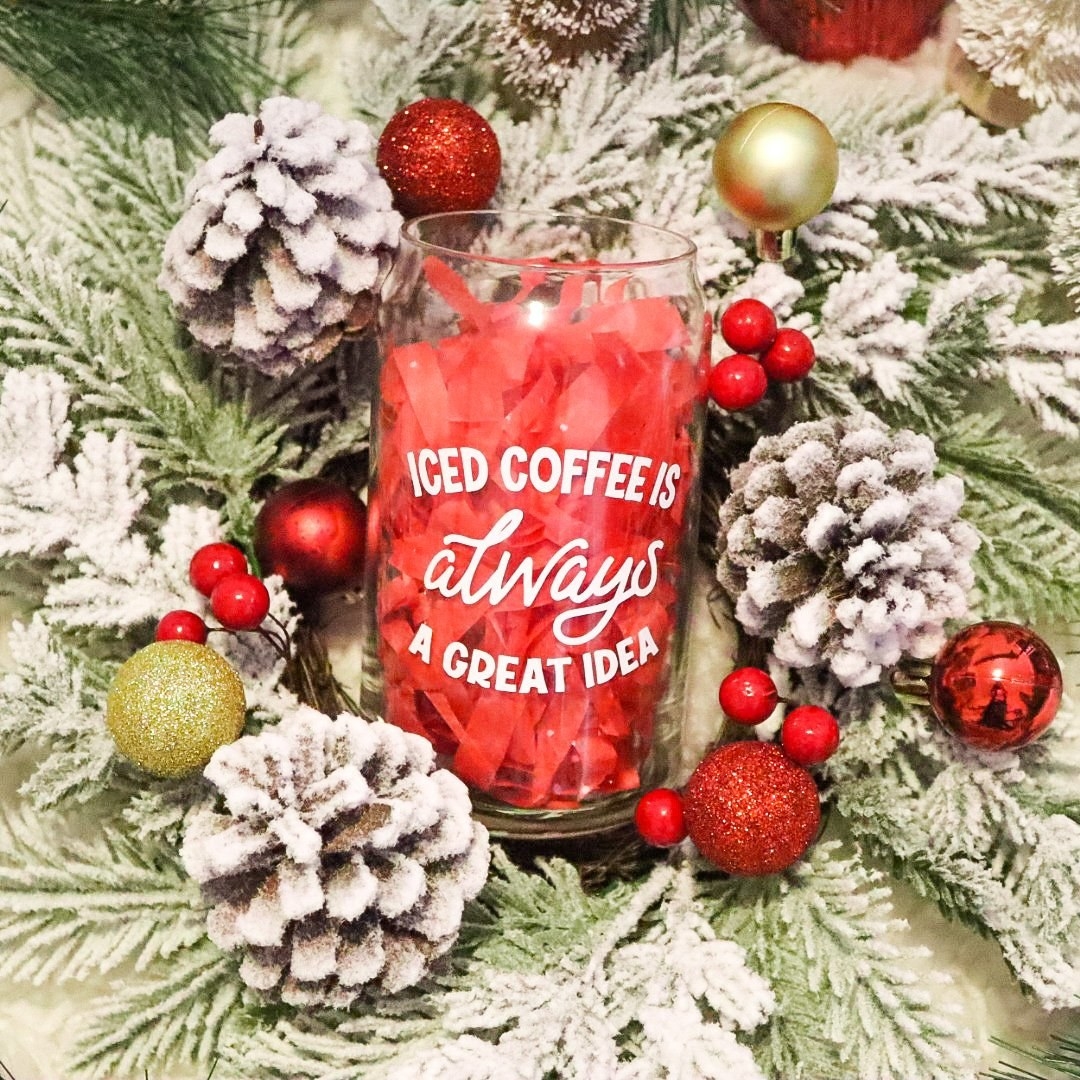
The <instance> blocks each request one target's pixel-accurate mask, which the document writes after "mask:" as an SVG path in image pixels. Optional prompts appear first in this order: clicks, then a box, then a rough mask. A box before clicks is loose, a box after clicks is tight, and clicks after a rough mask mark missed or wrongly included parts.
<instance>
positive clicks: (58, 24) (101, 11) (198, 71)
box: [0, 0, 274, 143]
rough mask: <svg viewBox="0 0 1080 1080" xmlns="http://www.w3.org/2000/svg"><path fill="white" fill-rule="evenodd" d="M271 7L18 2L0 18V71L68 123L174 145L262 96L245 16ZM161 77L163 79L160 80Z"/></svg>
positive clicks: (254, 3)
mask: <svg viewBox="0 0 1080 1080" xmlns="http://www.w3.org/2000/svg"><path fill="white" fill-rule="evenodd" d="M272 6H274V4H273V0H18V2H17V3H12V4H8V5H6V11H5V14H4V16H3V18H2V19H0V63H4V64H6V65H8V66H9V67H10V68H12V69H13V70H14V71H16V72H18V73H19V74H20V75H22V76H23V77H24V78H25V79H26V80H28V81H29V82H30V83H32V84H33V85H34V86H35V87H36V88H37V89H39V90H40V91H41V92H42V93H44V94H46V95H47V96H48V97H50V98H51V99H52V100H53V101H54V102H55V103H56V104H57V105H58V106H59V107H60V109H61V110H62V111H64V112H65V113H68V114H70V115H75V116H104V117H110V118H111V119H114V120H120V121H121V122H123V123H127V124H130V125H131V126H133V127H137V128H140V129H143V130H152V131H156V132H158V133H161V134H168V135H171V136H173V137H174V138H176V139H177V141H178V142H180V143H185V142H187V140H188V132H191V131H198V130H204V129H205V128H206V126H207V125H208V124H209V123H210V122H212V121H213V120H214V119H216V118H217V117H219V116H221V115H223V114H224V113H227V112H229V111H235V110H236V109H237V108H239V107H240V106H241V104H242V103H243V100H244V98H245V96H246V94H245V92H247V93H248V94H254V95H259V96H262V95H265V94H266V93H268V92H269V91H270V90H271V89H272V85H271V79H270V77H269V76H268V75H267V74H266V73H265V72H264V71H263V69H262V68H261V66H260V65H259V62H258V59H257V52H258V48H257V42H256V41H255V40H254V38H253V36H252V32H251V23H252V14H253V13H254V12H257V11H259V10H262V11H264V12H265V11H267V10H268V9H269V8H270V7H272ZM163 76H164V77H163Z"/></svg>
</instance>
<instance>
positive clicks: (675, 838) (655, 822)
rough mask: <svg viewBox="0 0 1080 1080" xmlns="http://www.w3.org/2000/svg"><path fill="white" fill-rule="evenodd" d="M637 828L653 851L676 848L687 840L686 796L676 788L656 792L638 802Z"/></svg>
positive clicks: (635, 820)
mask: <svg viewBox="0 0 1080 1080" xmlns="http://www.w3.org/2000/svg"><path fill="white" fill-rule="evenodd" d="M634 825H635V826H637V831H638V833H639V834H640V836H641V839H642V840H644V841H645V843H646V844H651V845H652V846H653V847H673V846H674V845H675V844H679V843H681V842H682V841H683V840H685V839H686V821H685V819H684V818H683V805H682V796H681V795H680V794H679V793H678V792H677V791H674V790H673V789H672V788H654V789H653V790H652V791H649V792H646V794H644V795H642V796H641V798H640V799H639V800H638V804H637V807H636V808H635V810H634Z"/></svg>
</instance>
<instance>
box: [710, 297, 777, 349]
mask: <svg viewBox="0 0 1080 1080" xmlns="http://www.w3.org/2000/svg"><path fill="white" fill-rule="evenodd" d="M720 333H721V335H722V336H723V338H724V340H725V341H726V342H727V343H728V344H729V345H730V346H731V347H732V348H733V349H734V350H735V351H736V352H741V353H759V352H764V351H765V350H766V349H767V348H768V347H769V346H770V345H771V344H772V343H773V338H775V337H776V316H775V315H774V314H773V313H772V308H771V307H769V305H768V304H763V303H762V302H761V301H760V300H749V299H747V300H736V301H735V303H734V304H732V305H731V307H729V308H728V309H727V311H725V312H724V314H723V315H721V316H720Z"/></svg>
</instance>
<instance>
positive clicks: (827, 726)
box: [780, 705, 840, 768]
mask: <svg viewBox="0 0 1080 1080" xmlns="http://www.w3.org/2000/svg"><path fill="white" fill-rule="evenodd" d="M780 745H781V746H783V748H784V753H785V754H787V756H788V757H789V758H790V759H791V760H792V761H794V762H795V764H796V765H802V766H803V767H804V768H806V767H809V766H810V765H820V764H821V763H822V762H823V761H827V760H828V759H829V758H830V757H832V755H833V754H834V753H835V751H836V748H837V747H838V746H839V745H840V725H839V724H838V723H837V722H836V717H835V716H833V714H832V713H831V712H829V711H828V710H827V709H822V708H819V707H818V706H817V705H800V706H799V707H798V708H797V709H792V710H791V712H789V713H788V714H787V716H785V717H784V723H783V726H782V727H781V728H780Z"/></svg>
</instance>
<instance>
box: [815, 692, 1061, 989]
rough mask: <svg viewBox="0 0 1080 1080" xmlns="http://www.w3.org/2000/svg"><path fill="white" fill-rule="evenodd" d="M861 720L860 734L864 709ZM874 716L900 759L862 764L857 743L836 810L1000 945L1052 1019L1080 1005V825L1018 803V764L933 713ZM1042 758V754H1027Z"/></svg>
mask: <svg viewBox="0 0 1080 1080" xmlns="http://www.w3.org/2000/svg"><path fill="white" fill-rule="evenodd" d="M856 708H857V710H858V711H857V712H856V711H854V710H855V709H856ZM872 708H873V706H872ZM852 709H853V711H852V713H851V724H852V730H857V729H858V725H859V724H861V723H862V722H863V718H864V717H865V716H866V709H865V703H859V704H858V705H857V706H856V705H855V704H854V703H853V705H852ZM874 711H876V713H877V716H876V718H875V721H874V724H875V727H876V728H877V734H878V735H881V734H883V733H884V738H883V739H882V740H881V741H882V743H884V745H886V746H887V745H889V744H892V745H893V751H892V753H891V754H889V755H888V756H886V757H880V755H874V756H875V757H879V758H880V759H879V760H878V761H877V762H876V763H873V764H864V763H862V762H860V761H859V760H858V757H857V755H858V754H859V749H860V746H863V748H865V740H864V739H858V738H852V739H850V740H849V745H848V746H847V747H845V748H844V752H843V753H842V754H839V755H838V760H837V761H836V762H835V763H832V762H830V766H831V772H832V775H833V776H834V778H835V779H836V781H837V784H836V788H835V792H834V794H835V799H836V805H837V807H838V808H839V809H840V811H841V812H842V813H843V814H844V817H845V820H846V821H847V822H848V824H849V826H850V828H851V830H852V832H853V834H854V835H855V836H856V837H858V838H859V839H860V840H861V841H862V842H863V843H865V845H866V846H867V847H869V848H870V849H871V850H872V851H874V852H876V853H879V854H881V855H884V856H885V857H886V858H888V859H889V860H890V861H891V863H892V865H893V866H894V868H895V870H896V872H897V874H898V876H899V877H901V878H903V879H905V880H906V881H907V882H908V883H909V884H910V885H912V886H913V887H914V888H915V889H916V891H917V892H919V893H920V894H921V895H923V896H926V897H928V898H929V899H931V900H933V901H935V902H936V903H937V904H938V906H939V907H940V908H941V909H942V910H943V911H945V912H946V913H947V914H949V915H952V916H954V917H956V918H960V919H963V920H964V921H966V922H968V923H970V924H971V925H974V926H976V927H978V928H979V929H981V930H982V931H983V932H985V933H989V934H992V935H993V936H994V938H995V939H996V940H997V942H998V944H999V945H1000V946H1001V949H1002V953H1003V955H1004V957H1005V960H1006V962H1007V963H1008V964H1009V966H1010V967H1011V968H1012V970H1013V972H1014V973H1015V975H1016V977H1017V979H1018V980H1019V981H1020V982H1021V983H1022V984H1023V985H1024V986H1026V987H1027V988H1028V990H1030V991H1031V992H1032V993H1033V994H1034V995H1035V997H1036V998H1037V999H1038V1000H1039V1001H1040V1003H1041V1004H1042V1005H1043V1006H1044V1007H1045V1008H1048V1009H1052V1008H1061V1007H1068V1006H1071V1005H1075V1003H1076V1001H1077V1000H1078V998H1080V953H1078V950H1080V902H1078V896H1080V824H1078V823H1077V822H1075V821H1073V820H1071V819H1070V818H1068V817H1066V816H1064V815H1061V814H1054V813H1046V812H1044V810H1043V808H1041V807H1037V806H1032V805H1031V802H1030V800H1025V799H1023V798H1022V797H1020V791H1019V785H1020V783H1021V781H1022V778H1023V775H1024V773H1023V769H1022V766H1023V758H1021V757H1018V756H1017V754H1016V753H1006V752H998V753H980V752H977V751H973V750H969V749H967V748H966V747H964V746H963V745H962V744H961V743H960V742H958V741H957V740H955V739H952V738H951V737H949V736H948V735H946V734H945V732H944V731H942V730H941V729H940V728H938V727H936V726H935V725H934V724H933V723H932V722H931V721H930V720H929V717H928V715H927V713H926V711H925V710H923V709H918V708H914V707H909V708H908V709H907V710H898V709H895V708H889V707H887V706H886V705H883V704H879V705H877V707H876V709H875V710H874ZM1075 723H1076V720H1075V717H1074V716H1072V715H1069V713H1068V712H1066V713H1065V715H1059V717H1058V724H1059V725H1067V726H1069V727H1070V728H1071V726H1072V725H1073V724H1075ZM897 725H899V726H900V728H901V729H902V735H898V734H896V733H895V727H896V726H897ZM890 729H894V733H893V734H892V735H890V734H889V730H890ZM1033 751H1034V753H1035V754H1036V755H1037V754H1038V752H1039V748H1038V747H1034V748H1032V749H1031V750H1028V751H1024V752H1023V754H1024V756H1025V757H1030V756H1031V754H1032V752H1033ZM871 760H873V759H871ZM1014 789H1017V790H1015V791H1014Z"/></svg>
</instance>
